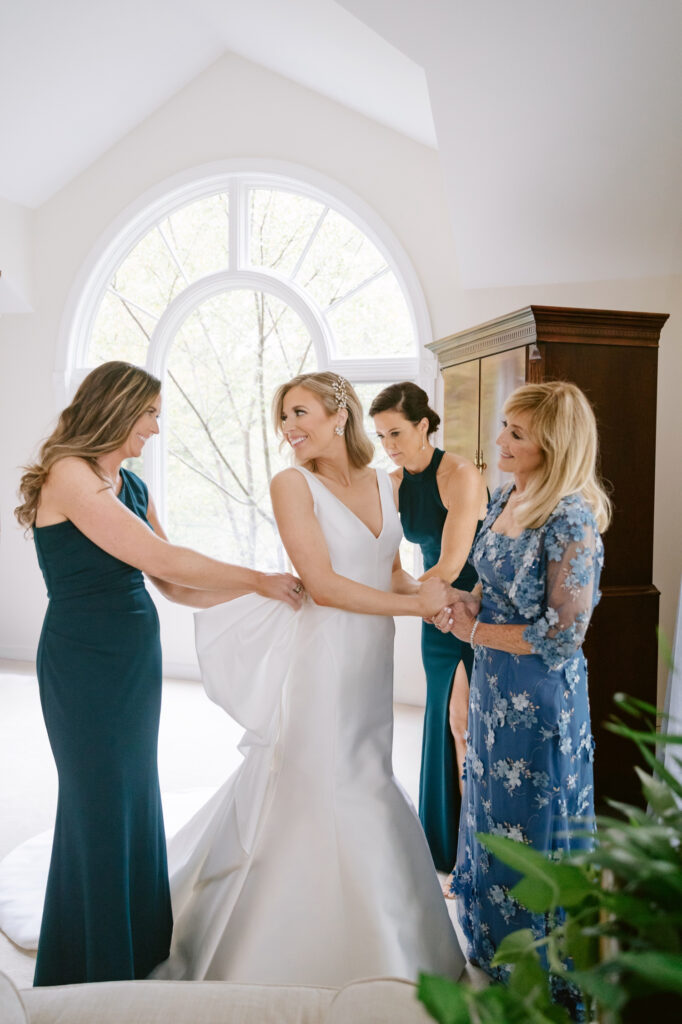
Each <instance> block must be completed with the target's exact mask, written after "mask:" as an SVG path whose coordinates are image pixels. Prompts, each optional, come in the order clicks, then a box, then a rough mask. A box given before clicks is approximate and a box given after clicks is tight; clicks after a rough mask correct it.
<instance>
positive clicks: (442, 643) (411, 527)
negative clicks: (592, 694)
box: [398, 448, 482, 872]
mask: <svg viewBox="0 0 682 1024" xmlns="http://www.w3.org/2000/svg"><path fill="white" fill-rule="evenodd" d="M444 455H445V452H444V451H442V450H441V449H440V448H436V449H434V453H433V457H432V459H431V462H430V463H429V465H428V466H427V467H426V469H424V470H423V471H422V472H421V473H409V472H408V471H407V470H406V469H404V470H403V479H402V482H401V484H400V489H399V492H398V500H399V510H400V519H401V522H402V527H403V533H404V534H405V536H406V537H407V539H408V540H409V541H412V543H414V544H418V545H419V547H420V549H421V553H422V557H423V560H424V571H425V572H427V571H428V570H429V569H431V568H433V566H434V565H435V564H436V562H437V561H438V559H439V558H440V551H441V539H442V534H443V526H444V524H445V519H446V517H447V514H448V513H447V509H446V508H445V505H444V504H443V502H442V501H441V497H440V493H439V491H438V481H437V479H436V474H437V472H438V467H439V466H440V463H441V460H442V458H443V456H444ZM481 522H482V520H481V521H479V523H478V526H477V528H476V532H477V533H478V530H479V529H480V526H481ZM477 581H478V576H477V574H476V570H475V569H474V568H473V566H472V565H471V564H470V563H469V562H468V561H467V562H466V563H465V565H464V567H463V569H462V571H461V573H460V574H459V576H458V577H457V579H456V580H453V582H452V586H453V587H456V588H457V589H458V590H473V588H474V586H475V585H476V583H477ZM422 660H423V662H424V671H425V673H426V708H425V711H424V734H423V740H422V759H421V773H420V778H419V818H420V820H421V823H422V825H423V827H424V831H425V833H426V838H427V840H428V843H429V847H430V849H431V854H432V856H433V860H434V864H435V865H436V868H437V869H438V870H439V871H448V872H449V871H451V870H452V865H453V864H454V863H455V859H456V856H457V835H458V826H459V813H460V791H459V771H458V768H457V759H456V756H455V742H454V739H453V737H452V732H451V731H450V720H449V708H450V694H451V692H452V682H453V679H454V675H455V672H456V670H457V666H458V665H459V663H460V661H463V662H464V667H465V668H466V672H467V676H469V678H471V667H472V664H473V651H472V649H471V647H470V646H469V644H467V643H462V641H461V640H458V639H457V637H456V636H455V635H454V634H453V633H441V632H440V630H438V629H436V627H435V626H432V625H430V624H429V623H426V622H423V623H422Z"/></svg>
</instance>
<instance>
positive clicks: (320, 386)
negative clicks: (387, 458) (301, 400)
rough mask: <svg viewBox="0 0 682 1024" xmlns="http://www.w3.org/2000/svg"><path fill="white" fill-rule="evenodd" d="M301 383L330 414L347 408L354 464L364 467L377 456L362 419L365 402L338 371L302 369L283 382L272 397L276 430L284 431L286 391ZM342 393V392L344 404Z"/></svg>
mask: <svg viewBox="0 0 682 1024" xmlns="http://www.w3.org/2000/svg"><path fill="white" fill-rule="evenodd" d="M295 387H302V388H305V389H306V390H307V391H311V392H312V393H313V394H314V395H316V396H317V398H319V399H320V401H321V402H322V405H323V406H324V408H325V410H326V411H327V413H328V414H329V415H330V416H333V415H334V413H336V412H338V411H339V409H340V408H344V409H345V410H346V412H347V413H348V419H347V420H346V425H345V427H344V438H345V441H346V448H347V449H348V458H349V459H350V463H351V465H352V466H355V467H356V468H357V469H362V467H363V466H368V465H369V464H370V462H371V461H372V459H373V458H374V445H373V444H372V442H371V441H370V439H369V437H368V436H367V432H366V431H365V428H364V426H363V422H362V406H361V404H360V399H359V398H358V396H357V394H356V393H355V390H354V388H353V385H352V384H350V383H349V381H347V380H345V378H344V377H339V375H338V374H337V373H329V372H328V371H326V370H325V371H323V372H322V373H299V374H298V376H297V377H292V378H291V380H288V381H287V382H286V384H280V386H279V387H278V388H277V391H275V394H274V397H273V399H272V419H273V423H274V426H275V433H276V434H278V435H279V436H281V434H282V408H283V405H284V397H285V395H286V394H287V393H288V392H289V391H291V389H292V388H295ZM340 395H343V402H344V403H345V404H343V405H342V404H341V399H340Z"/></svg>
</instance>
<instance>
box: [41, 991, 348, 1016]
mask: <svg viewBox="0 0 682 1024" xmlns="http://www.w3.org/2000/svg"><path fill="white" fill-rule="evenodd" d="M334 995H335V990H334V989H324V988H306V987H303V986H298V985H238V984H236V983H234V982H225V981H107V982H100V983H99V984H87V985H60V986H55V987H46V988H31V989H23V990H22V991H21V998H22V1000H23V1003H24V1006H25V1007H26V1012H27V1017H28V1021H29V1024H198V1022H199V1021H200V1022H201V1024H323V1022H324V1021H325V1015H326V1012H327V1008H328V1006H329V1004H330V1003H331V1001H332V998H333V996H334Z"/></svg>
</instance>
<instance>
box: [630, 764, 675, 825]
mask: <svg viewBox="0 0 682 1024" xmlns="http://www.w3.org/2000/svg"><path fill="white" fill-rule="evenodd" d="M635 771H636V772H637V775H638V776H639V781H640V782H641V784H642V792H643V793H644V796H645V797H646V798H647V802H648V803H649V806H650V807H651V809H652V811H654V813H655V814H659V815H663V814H665V812H666V811H669V810H674V811H676V810H677V804H676V802H675V797H674V796H673V794H672V793H671V792H670V787H669V786H666V784H665V782H663V780H662V779H657V778H656V776H655V775H647V773H646V772H643V771H642V769H641V768H639V767H638V766H637V765H635Z"/></svg>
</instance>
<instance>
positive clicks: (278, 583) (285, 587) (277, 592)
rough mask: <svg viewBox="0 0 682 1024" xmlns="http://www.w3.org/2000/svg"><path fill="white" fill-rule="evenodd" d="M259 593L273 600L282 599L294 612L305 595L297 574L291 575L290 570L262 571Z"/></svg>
mask: <svg viewBox="0 0 682 1024" xmlns="http://www.w3.org/2000/svg"><path fill="white" fill-rule="evenodd" d="M259 593H260V594H262V596H263V597H271V598H273V599H274V600H275V601H284V603H285V604H288V605H290V606H291V607H292V608H293V609H294V611H296V612H297V611H298V610H299V608H300V607H301V605H302V603H303V598H304V597H305V590H304V589H303V584H302V583H301V581H300V580H299V578H298V576H292V574H291V573H290V572H264V573H263V574H262V584H261V587H260V590H259Z"/></svg>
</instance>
